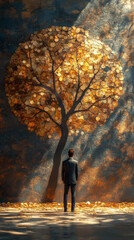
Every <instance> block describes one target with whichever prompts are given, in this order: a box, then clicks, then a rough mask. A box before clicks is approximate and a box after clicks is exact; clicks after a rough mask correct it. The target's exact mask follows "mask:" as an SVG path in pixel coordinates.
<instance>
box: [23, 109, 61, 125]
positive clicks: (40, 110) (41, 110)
mask: <svg viewBox="0 0 134 240" xmlns="http://www.w3.org/2000/svg"><path fill="white" fill-rule="evenodd" d="M25 106H27V107H30V108H33V109H37V110H39V112H44V113H46V114H47V115H48V116H49V118H50V119H51V120H52V121H53V122H54V123H55V124H56V125H57V126H58V127H59V128H61V125H60V124H59V123H57V122H56V121H55V119H54V118H53V117H52V116H51V114H50V113H48V112H47V111H45V110H43V109H41V108H39V107H35V106H31V105H28V104H25ZM39 112H38V113H37V114H39ZM35 115H36V114H35Z"/></svg>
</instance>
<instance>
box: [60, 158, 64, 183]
mask: <svg viewBox="0 0 134 240" xmlns="http://www.w3.org/2000/svg"><path fill="white" fill-rule="evenodd" d="M61 177H62V181H63V182H64V163H63V162H62V171H61Z"/></svg>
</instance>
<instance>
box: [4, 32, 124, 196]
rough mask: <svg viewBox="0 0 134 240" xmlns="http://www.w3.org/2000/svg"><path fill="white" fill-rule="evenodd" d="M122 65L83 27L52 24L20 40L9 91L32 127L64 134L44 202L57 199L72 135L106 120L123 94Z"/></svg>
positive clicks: (12, 62)
mask: <svg viewBox="0 0 134 240" xmlns="http://www.w3.org/2000/svg"><path fill="white" fill-rule="evenodd" d="M122 81H123V74H122V68H121V65H120V63H119V61H118V59H117V58H116V56H115V54H114V53H113V52H112V51H111V49H110V48H109V47H108V46H106V45H104V44H103V43H102V42H101V41H99V40H95V39H92V38H91V37H90V36H89V34H88V32H86V31H84V30H83V29H80V28H75V27H72V28H68V27H51V28H48V29H44V30H41V31H39V32H36V33H34V34H32V35H31V36H30V38H29V39H28V40H27V41H26V42H25V43H22V44H20V45H19V47H18V48H17V50H16V51H15V53H14V54H13V56H12V57H11V60H10V63H9V66H8V74H7V77H6V85H5V86H6V92H7V96H8V100H9V104H10V106H11V108H12V110H13V112H14V114H15V115H16V116H17V117H18V118H19V120H20V121H21V122H23V123H24V124H26V125H27V127H28V129H29V130H30V131H35V132H36V133H37V134H38V135H40V136H46V135H47V136H48V138H60V140H59V143H58V146H57V148H56V151H55V153H54V158H53V167H52V171H51V175H50V178H49V181H48V186H47V189H46V194H45V199H44V201H53V199H54V194H55V190H56V186H57V179H58V171H59V166H60V162H61V154H62V151H63V149H64V147H65V144H66V142H67V138H68V135H78V133H79V131H80V134H84V132H91V131H93V129H94V128H95V127H96V126H98V125H102V124H104V123H105V122H106V120H107V119H108V117H109V115H110V114H111V113H112V112H113V111H114V109H115V107H116V106H117V105H118V99H119V96H120V95H121V94H122V93H123V88H122Z"/></svg>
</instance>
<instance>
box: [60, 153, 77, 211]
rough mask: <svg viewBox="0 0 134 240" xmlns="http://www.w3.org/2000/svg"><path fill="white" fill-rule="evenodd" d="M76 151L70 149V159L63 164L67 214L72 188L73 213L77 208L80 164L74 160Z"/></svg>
mask: <svg viewBox="0 0 134 240" xmlns="http://www.w3.org/2000/svg"><path fill="white" fill-rule="evenodd" d="M73 155H74V150H73V149H69V151H68V157H69V158H68V159H66V160H64V161H63V162H62V181H63V182H64V212H67V196H68V191H69V188H71V200H72V201H71V203H72V205H71V211H72V212H74V208H75V191H76V182H77V180H78V162H77V161H76V160H74V159H73Z"/></svg>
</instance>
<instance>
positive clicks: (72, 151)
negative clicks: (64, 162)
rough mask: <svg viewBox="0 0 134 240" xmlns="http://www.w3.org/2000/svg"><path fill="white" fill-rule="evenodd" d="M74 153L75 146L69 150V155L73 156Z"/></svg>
mask: <svg viewBox="0 0 134 240" xmlns="http://www.w3.org/2000/svg"><path fill="white" fill-rule="evenodd" d="M73 155H74V150H73V148H71V149H69V151H68V156H69V157H73Z"/></svg>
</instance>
